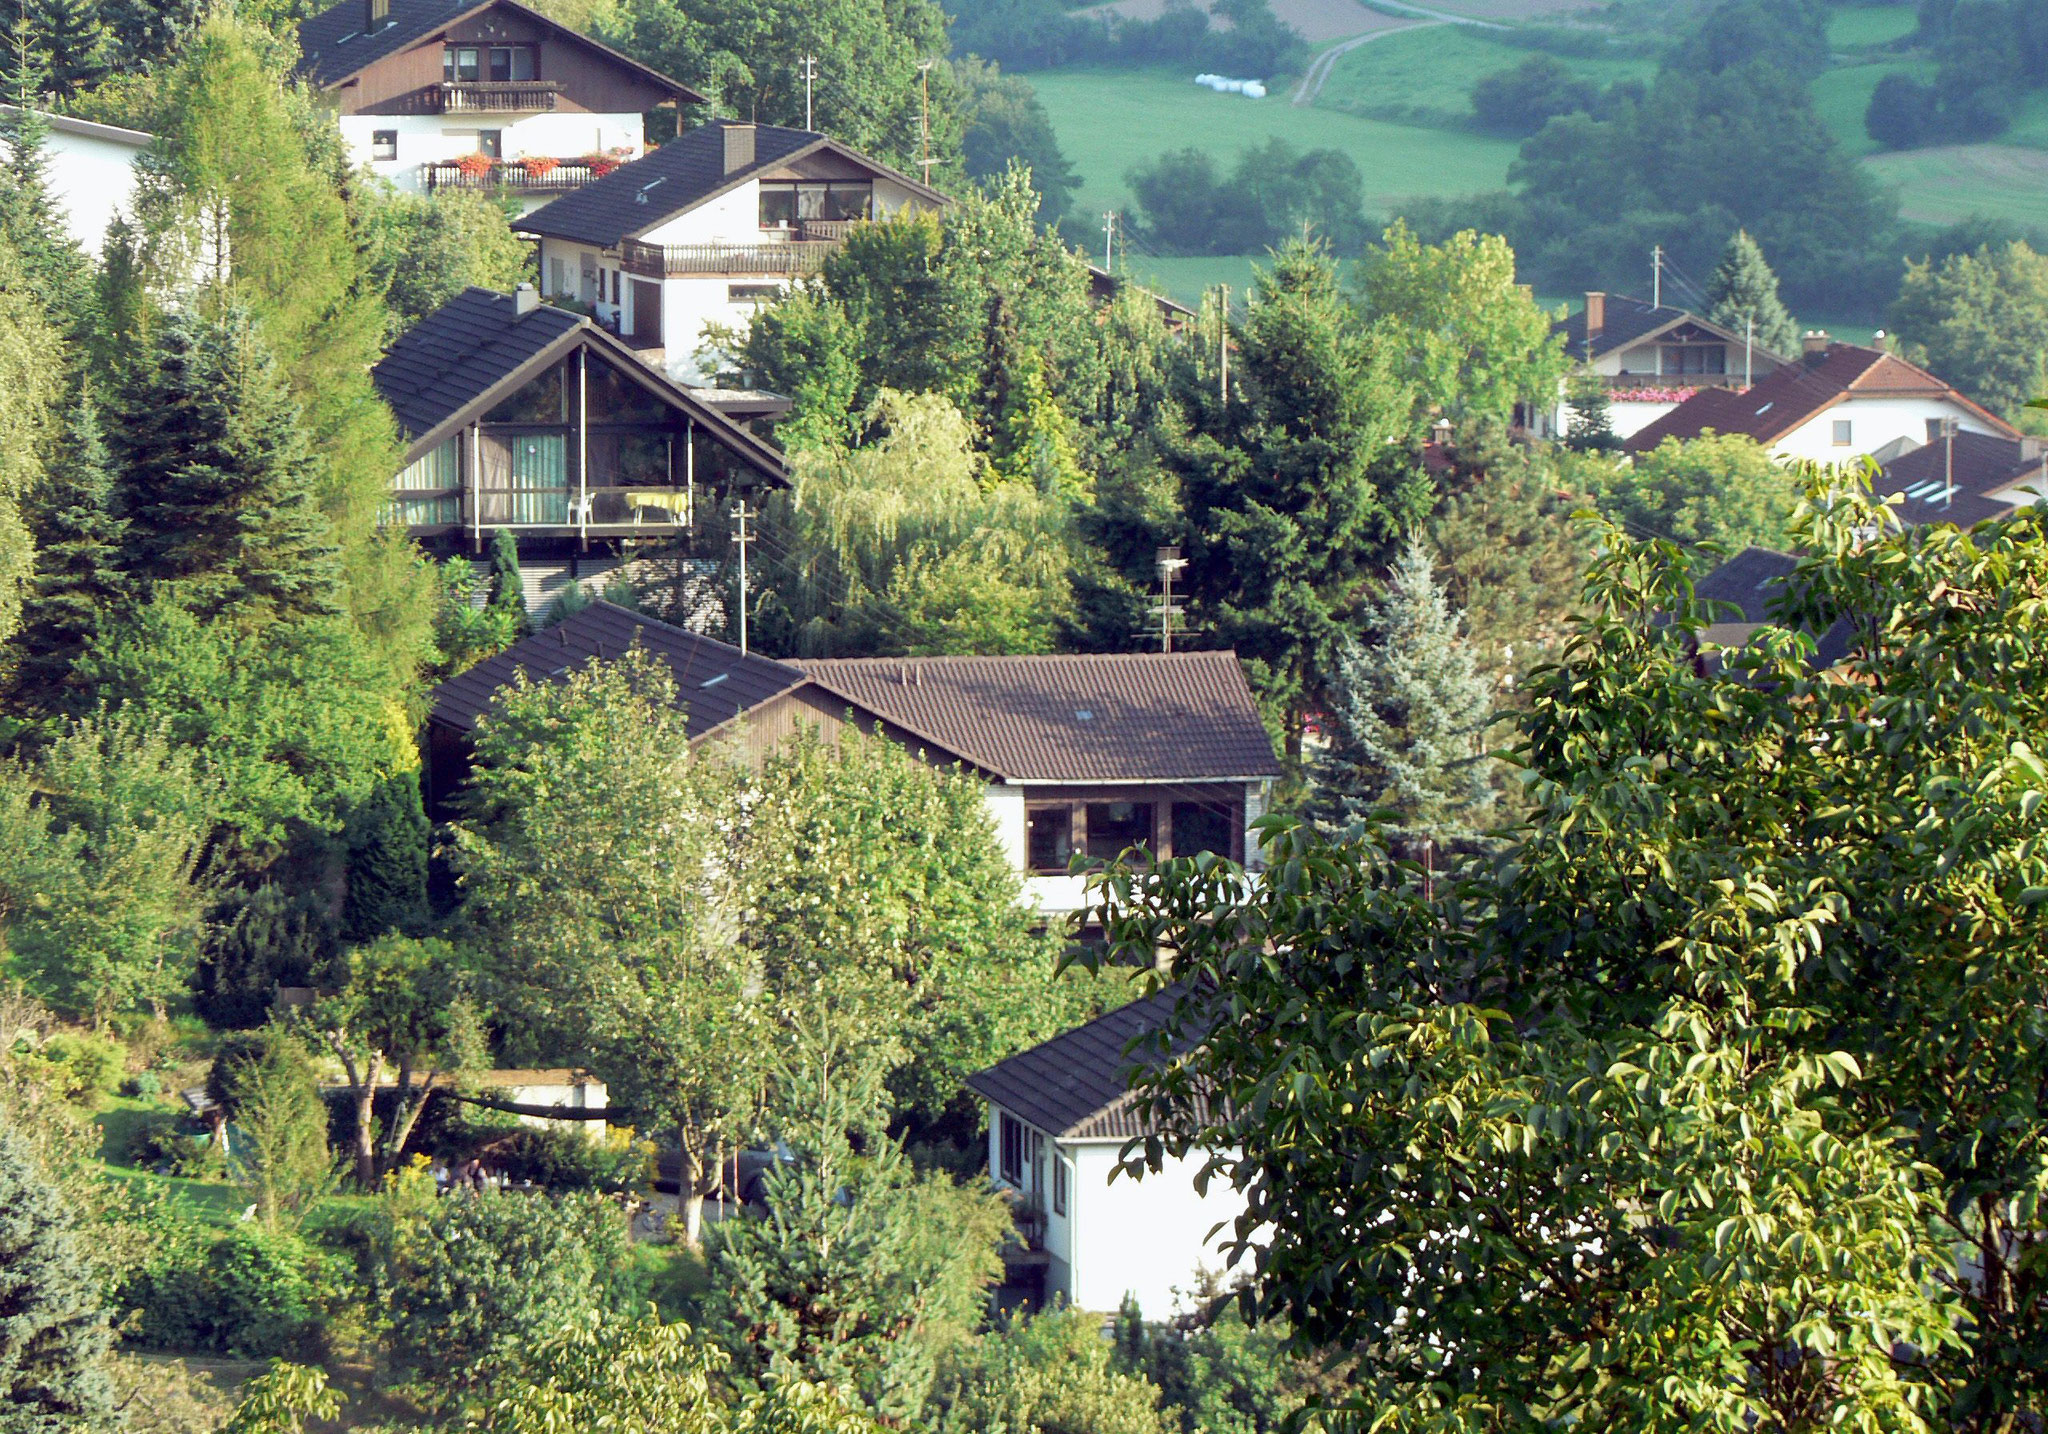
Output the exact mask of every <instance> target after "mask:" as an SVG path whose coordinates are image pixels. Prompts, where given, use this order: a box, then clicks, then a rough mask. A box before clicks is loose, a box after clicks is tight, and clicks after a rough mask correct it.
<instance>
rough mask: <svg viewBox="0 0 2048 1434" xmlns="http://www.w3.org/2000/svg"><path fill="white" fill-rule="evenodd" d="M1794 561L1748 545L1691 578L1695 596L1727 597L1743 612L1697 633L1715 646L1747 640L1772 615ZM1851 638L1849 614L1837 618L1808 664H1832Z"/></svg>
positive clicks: (1790, 556) (1817, 643)
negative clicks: (1695, 578)
mask: <svg viewBox="0 0 2048 1434" xmlns="http://www.w3.org/2000/svg"><path fill="white" fill-rule="evenodd" d="M1798 567H1799V559H1798V557H1797V556H1796V555H1794V554H1792V553H1781V552H1779V551H1778V550H1776V549H1775V548H1758V547H1748V548H1744V549H1743V550H1742V551H1741V552H1739V553H1737V554H1736V555H1735V556H1734V557H1732V558H1730V559H1728V561H1727V562H1725V563H1723V564H1721V566H1719V567H1718V568H1715V569H1714V570H1713V571H1712V572H1710V573H1708V574H1707V575H1706V576H1705V577H1703V578H1701V579H1700V580H1699V581H1697V582H1695V583H1694V584H1693V596H1694V597H1696V598H1699V599H1700V600H1702V601H1708V600H1711V601H1714V602H1724V603H1729V604H1731V605H1733V606H1734V607H1736V608H1737V609H1739V610H1740V612H1741V617H1740V618H1739V619H1729V618H1723V620H1721V621H1719V622H1715V623H1712V624H1710V625H1709V626H1708V627H1707V629H1706V631H1705V632H1704V633H1702V634H1701V636H1702V637H1703V638H1704V639H1705V640H1706V641H1707V643H1708V644H1710V645H1712V646H1715V647H1731V648H1732V647H1740V646H1742V644H1744V643H1745V642H1748V641H1749V639H1750V635H1751V634H1752V633H1754V632H1755V631H1756V630H1757V629H1758V628H1759V627H1762V626H1764V625H1766V624H1767V623H1770V622H1772V621H1773V619H1772V617H1771V608H1772V606H1773V605H1774V604H1775V603H1776V602H1777V601H1778V599H1779V597H1780V596H1781V595H1782V594H1783V592H1784V590H1785V584H1786V582H1787V581H1788V580H1789V579H1790V578H1791V577H1792V575H1793V573H1794V572H1796V571H1797V570H1798ZM1849 641H1850V628H1849V623H1848V620H1847V619H1846V618H1844V619H1839V620H1837V621H1836V622H1835V623H1834V625H1833V626H1831V627H1829V628H1828V630H1827V631H1826V632H1824V633H1822V634H1821V635H1820V636H1819V637H1818V638H1817V639H1816V640H1815V642H1814V652H1813V656H1812V658H1811V659H1810V665H1811V666H1813V667H1814V668H1815V669H1822V668H1828V667H1833V666H1834V665H1835V664H1836V663H1837V662H1840V661H1841V660H1842V659H1843V658H1844V657H1845V656H1847V655H1848V651H1849Z"/></svg>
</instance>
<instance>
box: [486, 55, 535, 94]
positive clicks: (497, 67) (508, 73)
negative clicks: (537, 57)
mask: <svg viewBox="0 0 2048 1434" xmlns="http://www.w3.org/2000/svg"><path fill="white" fill-rule="evenodd" d="M533 75H534V66H533V51H532V50H530V49H528V48H527V47H526V46H524V45H497V46H494V47H492V50H491V78H492V79H493V80H494V81H496V82H497V83H499V84H501V85H502V84H504V83H506V82H507V81H510V80H530V79H532V78H533Z"/></svg>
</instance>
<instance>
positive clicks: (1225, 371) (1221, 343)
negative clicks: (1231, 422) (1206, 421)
mask: <svg viewBox="0 0 2048 1434" xmlns="http://www.w3.org/2000/svg"><path fill="white" fill-rule="evenodd" d="M1220 287H1221V288H1222V290H1223V301H1222V302H1221V303H1219V304H1218V305H1217V306H1216V393H1217V396H1218V397H1220V398H1221V399H1222V400H1223V405H1224V407H1226V408H1228V407H1229V406H1230V285H1228V284H1223V285H1221V286H1220Z"/></svg>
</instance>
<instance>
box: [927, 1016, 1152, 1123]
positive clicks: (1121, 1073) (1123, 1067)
mask: <svg viewBox="0 0 2048 1434" xmlns="http://www.w3.org/2000/svg"><path fill="white" fill-rule="evenodd" d="M1180 995H1181V992H1180V989H1179V988H1178V987H1174V986H1169V987H1167V988H1166V989H1164V990H1162V991H1159V992H1156V993H1155V994H1153V995H1150V996H1146V997H1143V998H1141V999H1139V1000H1136V1001H1133V1002H1131V1003H1130V1004H1129V1005H1128V1006H1121V1007H1119V1008H1118V1009H1116V1010H1114V1011H1111V1012H1110V1013H1109V1014H1107V1015H1104V1016H1097V1017H1096V1018H1095V1019H1094V1020H1092V1021H1090V1022H1089V1023H1088V1024H1087V1025H1085V1026H1076V1027H1075V1028H1074V1029H1073V1030H1071V1031H1067V1032H1065V1033H1064V1034H1062V1035H1057V1036H1054V1037H1053V1038H1052V1039H1051V1040H1049V1041H1046V1042H1045V1043H1043V1044H1042V1045H1036V1046H1033V1047H1032V1048H1031V1049H1030V1050H1028V1051H1023V1052H1020V1053H1019V1054H1017V1055H1014V1056H1011V1057H1010V1058H1009V1059H1008V1060H1006V1061H1001V1062H998V1063H997V1064H995V1065H992V1066H990V1067H989V1068H988V1069H987V1070H985V1071H982V1072H980V1073H979V1074H977V1075H973V1076H970V1077H968V1080H967V1088H968V1089H969V1090H971V1091H973V1092H974V1093H975V1094H976V1095H979V1096H981V1097H982V1098H983V1099H985V1100H987V1101H988V1102H989V1103H990V1104H992V1105H998V1106H1001V1107H1002V1108H1003V1109H1004V1110H1007V1111H1008V1112H1010V1114H1012V1115H1014V1116H1016V1117H1018V1118H1019V1119H1020V1120H1023V1121H1025V1122H1026V1123H1027V1124H1030V1125H1033V1126H1036V1127H1037V1128H1038V1129H1039V1130H1042V1131H1044V1132H1045V1133H1046V1134H1047V1135H1050V1136H1052V1137H1053V1138H1054V1139H1055V1140H1128V1139H1130V1138H1131V1137H1132V1136H1134V1135H1145V1134H1147V1133H1148V1132H1149V1130H1150V1126H1149V1124H1148V1123H1147V1122H1146V1121H1145V1120H1144V1119H1143V1117H1142V1116H1141V1115H1140V1114H1139V1112H1138V1110H1137V1109H1136V1105H1137V1101H1136V1097H1134V1096H1133V1095H1132V1094H1131V1091H1130V1077H1131V1075H1132V1073H1133V1072H1135V1071H1136V1070H1138V1069H1139V1068H1140V1065H1141V1063H1142V1061H1143V1060H1145V1059H1147V1057H1146V1054H1145V1053H1144V1052H1140V1053H1139V1056H1138V1058H1135V1059H1134V1058H1133V1057H1132V1056H1131V1055H1127V1054H1126V1053H1125V1047H1127V1046H1128V1045H1129V1044H1130V1043H1131V1042H1132V1041H1133V1040H1135V1039H1137V1038H1139V1037H1141V1036H1146V1035H1150V1034H1152V1033H1154V1032H1156V1031H1158V1030H1159V1028H1160V1026H1161V1025H1162V1024H1163V1023H1164V1022H1165V1020H1166V1017H1167V1015H1168V1014H1169V1013H1170V1012H1171V1011H1172V1010H1173V1004H1174V1002H1175V1001H1177V1000H1178V999H1179V998H1180ZM1189 1044H1191V1042H1183V1043H1182V1045H1181V1047H1180V1049H1185V1048H1186V1046H1187V1045H1189ZM1176 1054H1178V1051H1176ZM1149 1058H1151V1059H1156V1052H1155V1053H1152V1055H1151V1057H1149Z"/></svg>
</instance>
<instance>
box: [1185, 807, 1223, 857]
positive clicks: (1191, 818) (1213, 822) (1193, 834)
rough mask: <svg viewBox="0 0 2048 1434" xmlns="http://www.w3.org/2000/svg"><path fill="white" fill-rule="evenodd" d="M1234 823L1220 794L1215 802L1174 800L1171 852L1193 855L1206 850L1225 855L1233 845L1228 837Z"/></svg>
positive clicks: (1221, 855)
mask: <svg viewBox="0 0 2048 1434" xmlns="http://www.w3.org/2000/svg"><path fill="white" fill-rule="evenodd" d="M1235 825H1236V821H1235V819H1234V813H1233V811H1232V809H1231V808H1230V806H1228V805H1227V804H1226V803H1225V802H1224V801H1223V800H1222V799H1221V798H1218V799H1217V800H1216V801H1214V802H1175V803H1174V804H1173V854H1174V855H1175V856H1193V855H1195V854H1196V853H1197V852H1204V851H1206V852H1214V853H1215V854H1216V855H1217V856H1220V857H1225V858H1228V857H1229V856H1230V854H1231V850H1232V848H1233V846H1234V845H1235V843H1234V842H1232V840H1231V829H1232V828H1233V827H1234V826H1235Z"/></svg>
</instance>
